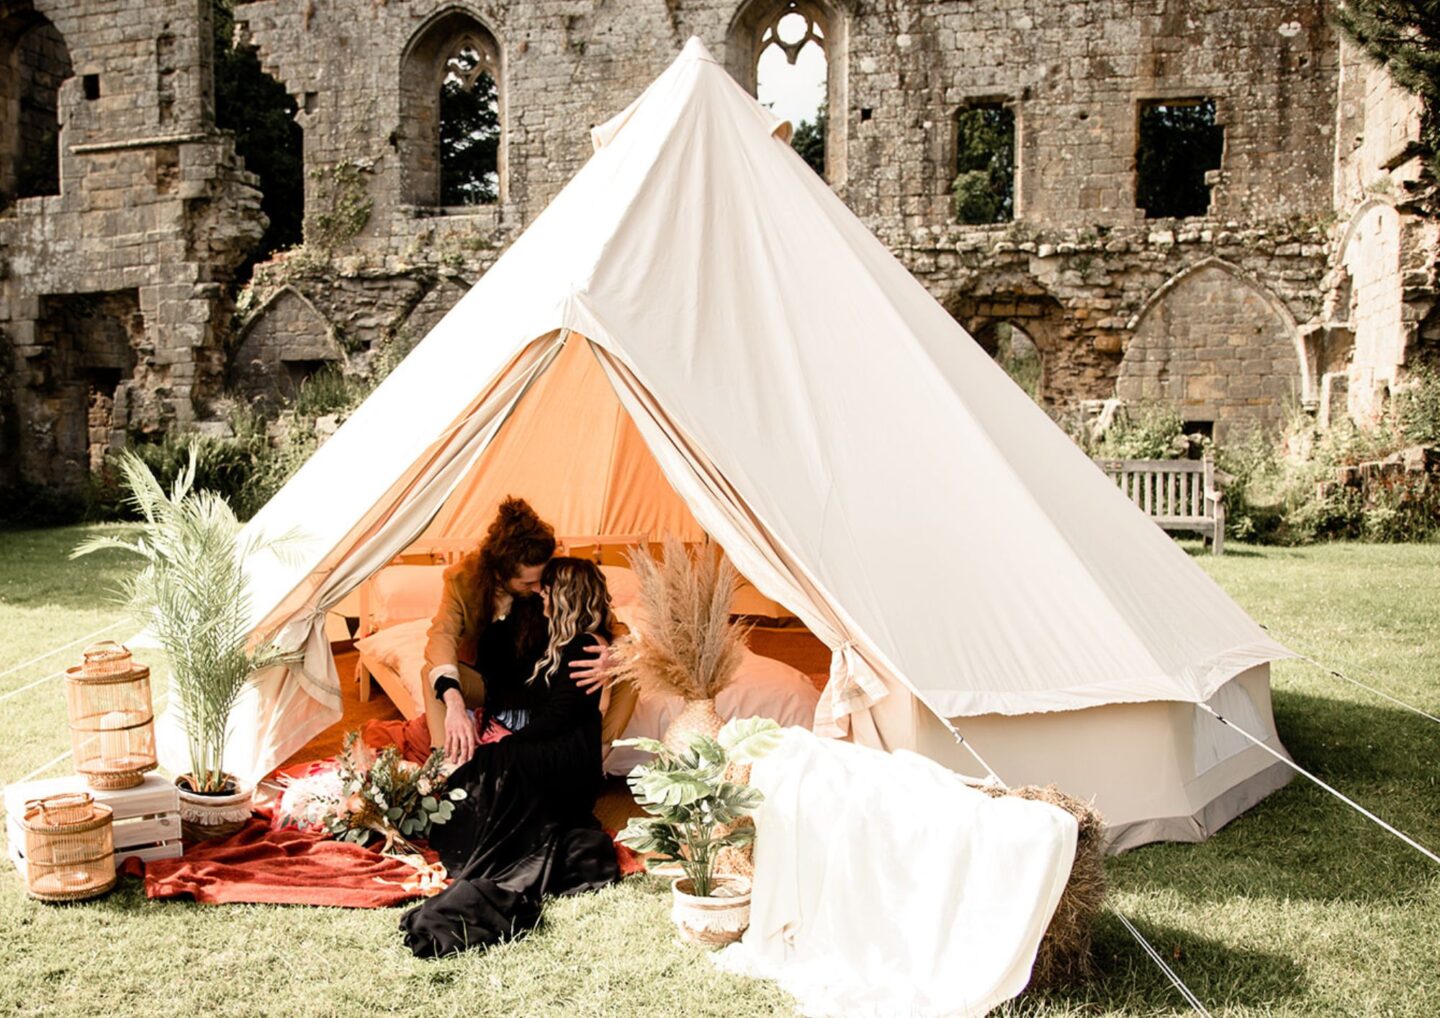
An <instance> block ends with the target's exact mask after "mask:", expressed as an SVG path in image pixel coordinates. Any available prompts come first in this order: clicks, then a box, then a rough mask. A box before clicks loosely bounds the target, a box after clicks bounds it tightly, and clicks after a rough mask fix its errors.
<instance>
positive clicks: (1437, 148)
mask: <svg viewBox="0 0 1440 1018" xmlns="http://www.w3.org/2000/svg"><path fill="white" fill-rule="evenodd" d="M1332 17H1333V18H1334V20H1335V24H1336V25H1337V26H1338V27H1339V29H1340V30H1341V31H1342V32H1344V33H1345V34H1346V35H1347V36H1349V37H1350V39H1351V40H1352V41H1354V42H1355V44H1356V45H1358V46H1359V47H1360V48H1361V49H1363V50H1364V51H1365V52H1366V53H1368V54H1369V55H1370V56H1371V57H1372V58H1374V59H1375V60H1377V61H1378V62H1379V63H1380V64H1381V65H1382V66H1383V67H1384V68H1385V69H1386V70H1387V71H1389V72H1390V77H1391V78H1393V79H1394V81H1395V84H1397V85H1399V86H1400V87H1401V88H1403V89H1405V90H1406V91H1408V92H1411V93H1413V94H1414V95H1416V96H1418V97H1419V99H1420V103H1421V113H1420V144H1421V145H1422V146H1423V148H1424V150H1425V155H1426V157H1427V158H1426V162H1427V164H1428V167H1429V171H1430V176H1431V177H1432V178H1435V177H1440V167H1437V159H1440V3H1434V2H1424V0H1346V2H1345V3H1343V4H1340V5H1337V6H1336V7H1335V9H1334V11H1333V13H1332Z"/></svg>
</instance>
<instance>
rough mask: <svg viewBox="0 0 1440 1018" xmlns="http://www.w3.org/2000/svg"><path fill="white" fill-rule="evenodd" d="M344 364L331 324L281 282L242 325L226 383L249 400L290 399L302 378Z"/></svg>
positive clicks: (306, 301) (295, 291)
mask: <svg viewBox="0 0 1440 1018" xmlns="http://www.w3.org/2000/svg"><path fill="white" fill-rule="evenodd" d="M344 363H345V352H344V351H343V350H341V349H340V344H339V343H337V342H336V340H335V329H334V327H333V326H332V325H331V324H330V323H329V322H328V321H327V320H326V319H325V316H324V315H322V314H320V312H319V311H318V310H316V308H315V305H314V304H312V303H311V302H310V301H309V300H308V299H307V298H306V297H305V295H304V294H302V293H300V291H298V290H296V289H295V288H294V287H293V286H285V287H282V288H281V289H280V290H279V291H277V292H276V293H275V294H274V295H273V296H271V297H270V299H269V300H267V301H266V302H265V303H264V304H263V305H261V306H260V308H259V309H258V310H257V311H256V312H255V313H254V314H253V315H251V316H250V318H249V319H248V320H247V321H246V322H245V324H244V326H242V327H241V330H240V337H239V343H238V345H237V346H236V348H235V354H234V356H233V357H232V358H231V364H230V383H231V385H232V386H233V387H234V388H235V389H237V390H238V391H239V392H241V393H243V394H244V395H245V396H247V397H249V398H251V399H257V400H266V401H270V402H278V401H281V400H286V399H292V398H293V397H294V396H295V394H296V393H297V392H298V391H299V388H300V384H301V383H302V382H304V381H305V379H307V378H309V377H311V376H313V375H315V374H317V373H318V372H320V371H322V370H324V369H325V368H327V367H330V366H341V365H343V364H344Z"/></svg>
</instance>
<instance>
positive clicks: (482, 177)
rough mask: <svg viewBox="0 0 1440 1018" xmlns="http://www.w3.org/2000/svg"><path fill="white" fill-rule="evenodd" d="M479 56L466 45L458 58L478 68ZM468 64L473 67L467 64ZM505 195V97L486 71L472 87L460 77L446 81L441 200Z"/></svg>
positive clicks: (476, 200)
mask: <svg viewBox="0 0 1440 1018" xmlns="http://www.w3.org/2000/svg"><path fill="white" fill-rule="evenodd" d="M478 60H479V57H478V55H476V54H475V53H474V51H473V50H461V52H460V55H459V56H458V57H456V58H453V60H452V63H453V62H456V61H459V62H460V63H461V64H462V66H461V68H460V69H461V70H465V71H470V70H473V69H474V66H475V62H478ZM466 64H468V66H465V65H466ZM499 197H500V96H499V91H498V90H497V88H496V86H495V79H494V78H492V77H491V76H490V75H489V74H486V73H484V72H481V73H480V74H478V75H476V76H475V83H474V85H472V86H470V87H467V86H466V85H465V83H464V82H462V81H461V80H460V79H459V78H456V77H454V76H447V77H446V79H445V81H444V82H443V83H442V84H441V86H440V204H442V205H486V204H489V203H490V202H493V201H495V200H496V199H498V198H499Z"/></svg>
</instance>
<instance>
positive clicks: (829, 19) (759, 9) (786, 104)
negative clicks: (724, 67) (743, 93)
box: [729, 0, 845, 183]
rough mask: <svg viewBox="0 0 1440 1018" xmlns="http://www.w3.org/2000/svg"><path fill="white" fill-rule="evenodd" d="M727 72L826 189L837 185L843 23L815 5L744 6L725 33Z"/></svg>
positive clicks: (841, 157)
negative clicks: (779, 120)
mask: <svg viewBox="0 0 1440 1018" xmlns="http://www.w3.org/2000/svg"><path fill="white" fill-rule="evenodd" d="M729 53H730V59H731V68H730V70H731V73H732V74H734V75H735V77H736V78H737V79H738V80H739V81H740V83H741V84H743V85H745V86H746V87H747V88H749V89H750V90H751V91H752V92H753V93H754V94H755V96H756V98H758V99H759V100H760V101H761V102H762V103H764V104H765V105H766V106H768V107H770V108H771V109H772V110H774V111H775V113H776V115H777V116H780V117H783V118H784V119H786V120H788V121H790V125H791V127H792V128H793V129H794V133H793V135H792V137H791V144H792V145H794V147H795V149H796V151H797V152H799V153H800V155H801V156H802V157H803V158H804V159H805V161H806V162H808V163H809V164H810V165H811V166H813V167H814V168H815V171H816V172H817V173H819V174H821V175H822V176H824V177H825V178H826V179H827V180H829V181H830V182H831V183H839V182H841V181H842V180H843V179H844V175H845V174H844V169H845V146H844V139H845V75H844V21H843V19H841V18H840V17H839V16H837V15H836V13H835V11H834V10H832V9H831V7H830V5H829V4H827V3H822V2H820V0H781V2H779V3H776V2H774V0H768V2H767V0H752V2H751V3H749V4H747V5H746V6H745V7H743V8H742V9H741V11H740V13H739V15H737V17H736V19H735V21H734V23H733V24H732V25H731V29H730V48H729Z"/></svg>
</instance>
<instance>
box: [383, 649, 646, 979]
mask: <svg viewBox="0 0 1440 1018" xmlns="http://www.w3.org/2000/svg"><path fill="white" fill-rule="evenodd" d="M592 640H593V637H591V636H590V635H588V634H585V635H581V636H578V637H576V638H575V639H574V640H572V641H570V643H569V644H567V645H566V646H565V648H564V650H563V653H562V657H561V662H560V667H559V668H558V669H557V670H556V672H555V674H554V675H553V676H552V677H551V679H550V682H549V683H548V684H547V683H546V682H545V681H544V680H541V679H537V680H536V681H535V682H534V683H533V684H527V683H526V682H525V680H526V679H527V678H529V670H528V669H523V670H524V675H521V674H520V671H521V670H522V669H521V668H516V669H513V670H510V671H508V672H506V671H503V670H499V669H492V671H491V673H490V674H488V675H487V676H486V689H485V711H486V714H487V716H490V715H493V714H495V713H499V712H507V716H513V715H511V714H510V713H509V712H513V711H515V710H516V709H519V710H524V711H528V712H529V720H528V723H526V724H525V725H524V727H522V728H519V729H518V730H516V731H515V733H514V734H513V735H510V736H508V737H506V738H505V739H502V740H501V741H499V742H494V743H487V744H486V745H483V746H478V747H477V748H476V750H475V755H474V756H473V757H471V759H470V760H469V761H468V762H466V763H464V764H462V765H461V766H460V767H458V768H456V770H455V772H454V773H453V774H452V775H451V776H450V782H449V787H451V788H456V787H463V788H464V789H465V790H466V791H467V793H468V794H467V796H466V798H464V799H462V800H460V801H459V802H457V803H456V810H455V814H454V816H452V817H451V818H450V820H449V822H448V823H445V824H442V825H440V826H438V827H435V828H432V830H431V834H430V846H431V847H432V848H433V849H435V850H436V851H437V852H438V853H439V854H440V861H441V862H443V863H444V864H445V868H446V870H447V871H448V872H449V874H450V876H451V877H452V878H453V880H454V882H453V883H452V884H451V885H450V886H449V887H448V888H446V889H445V890H444V891H442V892H441V893H440V894H438V895H436V896H435V897H433V898H430V899H428V900H426V901H425V902H423V903H422V904H420V905H419V906H417V907H416V908H413V909H411V910H410V911H409V912H407V913H405V915H404V916H403V917H402V918H401V920H400V928H401V929H402V930H403V931H404V934H405V943H406V946H408V947H409V948H410V950H411V951H413V952H414V953H415V955H416V956H417V957H434V956H438V955H444V954H451V953H454V952H458V951H462V950H465V949H467V948H475V947H488V946H490V945H491V944H496V943H499V942H500V941H503V940H508V939H510V938H511V937H514V936H516V935H518V934H520V933H523V932H524V931H526V930H528V929H530V928H532V927H534V926H535V925H536V923H538V922H539V920H540V907H541V905H540V903H541V898H542V897H543V896H545V895H562V894H577V893H580V892H582V891H593V890H597V889H599V888H601V887H604V886H606V885H608V884H612V883H614V882H615V881H616V880H618V879H619V878H620V872H619V866H618V864H617V863H616V859H615V846H614V843H613V842H612V841H611V839H610V837H609V835H607V834H606V833H605V832H604V831H603V830H601V828H600V825H599V823H598V822H597V821H596V820H595V816H594V809H595V797H596V795H597V794H598V792H599V788H600V781H601V773H600V704H599V697H598V696H595V695H593V694H589V693H585V692H583V691H582V690H581V689H579V687H577V686H576V685H575V683H574V681H572V680H571V678H570V667H569V666H570V662H571V661H573V660H575V659H576V658H580V657H586V656H589V655H590V654H591V653H593V652H592V651H590V650H588V649H587V648H588V646H589V644H590V643H591V642H592Z"/></svg>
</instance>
